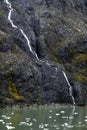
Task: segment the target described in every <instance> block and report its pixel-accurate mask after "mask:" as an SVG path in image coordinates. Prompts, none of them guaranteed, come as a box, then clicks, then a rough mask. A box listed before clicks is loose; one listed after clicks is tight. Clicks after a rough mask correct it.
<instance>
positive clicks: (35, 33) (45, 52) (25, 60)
mask: <svg viewBox="0 0 87 130" xmlns="http://www.w3.org/2000/svg"><path fill="white" fill-rule="evenodd" d="M10 2H11V4H12V7H13V9H14V10H13V12H12V16H11V19H12V20H13V22H14V24H15V25H16V26H18V29H15V28H12V26H11V24H10V22H9V21H8V18H7V17H8V12H9V10H8V8H7V5H6V4H5V3H4V1H1V0H0V86H1V91H0V99H1V103H2V102H5V103H14V102H18V103H23V102H24V103H28V104H33V103H38V104H44V103H72V99H71V97H70V94H69V86H68V84H67V82H66V80H65V77H64V75H63V73H62V71H63V70H64V71H65V72H66V74H67V76H68V79H69V82H70V84H71V86H72V89H73V96H74V98H75V101H76V104H79V105H84V104H86V103H87V98H86V97H87V88H86V87H87V36H86V35H87V18H86V12H87V3H86V1H85V0H83V1H82V0H79V1H78V0H67V1H66V0H29V1H27V0H15V1H12V0H11V1H10ZM20 28H22V29H23V30H24V32H25V33H26V35H27V36H28V38H29V40H30V42H31V47H32V49H33V50H34V51H35V52H36V53H37V55H38V57H39V59H41V60H43V61H44V62H41V61H37V60H36V58H35V56H34V55H33V54H32V53H31V52H30V50H29V47H28V45H27V42H26V39H25V38H24V36H23V35H22V34H21V32H20V30H19V29H20ZM47 61H48V63H49V64H48V63H47Z"/></svg>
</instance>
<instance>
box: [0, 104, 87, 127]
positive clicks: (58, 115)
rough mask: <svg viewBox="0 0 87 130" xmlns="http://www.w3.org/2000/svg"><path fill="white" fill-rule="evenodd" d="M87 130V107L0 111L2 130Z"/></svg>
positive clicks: (32, 107) (28, 108)
mask: <svg viewBox="0 0 87 130" xmlns="http://www.w3.org/2000/svg"><path fill="white" fill-rule="evenodd" d="M11 129H13V130H87V107H73V106H66V105H49V106H47V105H45V106H39V107H38V106H31V107H23V108H20V107H19V106H14V107H6V108H4V109H0V130H11Z"/></svg>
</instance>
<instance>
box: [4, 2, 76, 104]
mask: <svg viewBox="0 0 87 130" xmlns="http://www.w3.org/2000/svg"><path fill="white" fill-rule="evenodd" d="M4 1H5V3H6V4H7V6H8V8H9V14H8V20H9V22H10V23H11V25H12V27H13V28H15V29H19V30H20V32H21V34H22V35H23V36H24V38H25V39H26V42H27V44H28V47H29V50H30V52H31V53H32V54H33V55H34V56H35V57H36V59H37V60H38V61H41V62H44V61H42V60H40V59H39V58H38V56H37V54H36V53H35V52H34V51H33V50H32V47H31V43H30V40H29V38H28V37H27V35H26V34H25V33H24V31H23V29H21V28H19V27H18V26H16V25H14V23H13V21H12V19H11V15H12V12H13V8H12V5H11V3H10V2H9V1H8V0H4ZM46 64H47V65H48V66H49V63H48V62H46ZM62 72H63V75H64V77H65V79H66V82H67V84H68V86H69V93H70V96H71V98H72V101H73V105H75V99H74V97H73V94H72V86H71V85H70V83H69V81H68V78H67V76H66V73H65V72H64V71H62Z"/></svg>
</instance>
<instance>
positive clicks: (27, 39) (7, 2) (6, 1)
mask: <svg viewBox="0 0 87 130" xmlns="http://www.w3.org/2000/svg"><path fill="white" fill-rule="evenodd" d="M4 1H5V3H6V4H7V5H8V8H9V14H8V20H9V22H10V23H11V26H12V27H13V28H15V29H19V30H20V32H21V34H22V35H23V36H24V38H25V39H26V41H27V44H28V47H29V50H30V52H31V53H32V54H33V55H35V57H36V59H37V60H38V61H41V60H40V59H39V58H38V56H37V54H36V53H35V51H33V50H32V48H31V45H30V40H29V38H28V37H27V35H26V34H25V33H24V31H23V29H21V28H18V27H17V26H16V25H14V23H13V21H12V19H11V15H12V12H13V8H12V5H11V3H10V2H9V1H8V0H4Z"/></svg>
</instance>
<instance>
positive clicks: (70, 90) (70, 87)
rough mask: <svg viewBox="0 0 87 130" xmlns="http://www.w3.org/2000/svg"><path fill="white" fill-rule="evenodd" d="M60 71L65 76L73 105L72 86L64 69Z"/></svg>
mask: <svg viewBox="0 0 87 130" xmlns="http://www.w3.org/2000/svg"><path fill="white" fill-rule="evenodd" d="M62 72H63V75H64V77H65V79H66V81H67V84H68V86H69V93H70V96H71V98H72V102H73V105H75V99H74V97H73V94H72V86H71V85H70V83H69V80H68V77H67V75H66V73H65V72H64V71H62Z"/></svg>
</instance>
